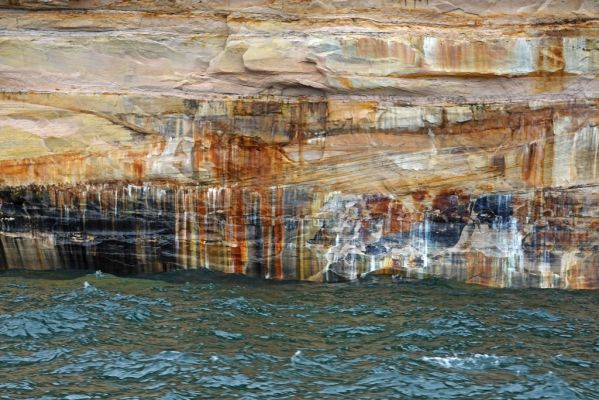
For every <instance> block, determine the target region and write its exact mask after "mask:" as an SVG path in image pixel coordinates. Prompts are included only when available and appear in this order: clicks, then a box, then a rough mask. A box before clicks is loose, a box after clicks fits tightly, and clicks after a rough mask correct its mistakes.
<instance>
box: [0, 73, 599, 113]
mask: <svg viewBox="0 0 599 400" xmlns="http://www.w3.org/2000/svg"><path fill="white" fill-rule="evenodd" d="M514 79H527V77H522V78H514ZM464 80H465V79H464ZM2 95H18V96H28V95H57V96H78V95H100V96H102V95H106V96H144V97H162V96H167V97H176V98H181V99H188V100H200V101H202V100H206V101H236V100H244V101H252V100H254V101H267V102H268V101H272V102H278V101H280V102H286V101H291V102H298V103H300V102H326V101H328V100H342V101H344V102H348V103H349V102H367V101H390V102H403V104H393V105H394V106H408V107H409V106H431V107H433V106H443V105H447V104H460V105H470V104H472V105H474V104H476V105H482V106H484V105H487V104H488V105H492V104H513V103H515V102H518V103H523V104H525V103H527V102H530V101H543V102H547V103H565V104H577V103H579V102H581V101H582V102H584V103H590V104H592V103H594V102H595V101H597V100H599V93H597V94H595V95H594V96H587V95H585V94H582V93H579V92H576V93H560V94H539V95H534V96H514V97H505V98H489V97H488V96H486V97H474V96H473V97H468V98H466V97H461V96H456V97H448V96H445V97H426V96H414V97H408V96H397V95H376V94H355V93H347V94H344V93H338V94H323V95H318V96H315V95H296V96H283V95H269V94H258V95H235V94H220V93H209V92H191V91H183V90H172V91H164V90H152V89H151V88H144V89H128V90H121V91H118V90H109V89H106V90H89V89H86V88H73V89H69V90H68V91H66V90H64V91H63V90H54V91H50V90H39V89H34V88H31V89H28V88H10V87H3V88H1V89H0V96H2ZM7 100H12V99H10V98H9V99H7ZM14 100H17V101H23V100H19V99H14Z"/></svg>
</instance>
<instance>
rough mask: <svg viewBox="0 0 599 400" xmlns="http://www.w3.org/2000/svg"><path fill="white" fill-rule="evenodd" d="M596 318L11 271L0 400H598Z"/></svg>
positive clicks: (472, 295)
mask: <svg viewBox="0 0 599 400" xmlns="http://www.w3.org/2000/svg"><path fill="white" fill-rule="evenodd" d="M84 281H88V282H89V283H90V284H91V285H92V286H90V287H88V288H85V289H84V287H83V282H84ZM598 316H599V292H597V291H577V292H572V291H556V290H520V291H516V290H496V289H484V288H479V287H469V286H462V285H458V284H453V283H449V282H445V281H426V282H421V283H410V284H397V283H392V282H388V281H378V282H362V283H354V284H331V285H313V284H297V283H292V284H290V283H286V284H276V283H265V282H259V281H255V280H251V279H239V278H230V277H220V276H216V275H211V274H205V273H192V272H178V273H171V274H163V275H159V276H153V277H149V278H144V279H131V278H116V277H113V276H110V275H106V276H104V277H103V278H101V279H97V278H96V277H95V276H92V275H87V276H86V275H81V274H75V273H32V272H28V273H24V272H18V273H14V272H10V273H3V274H0V398H2V399H20V398H27V399H30V398H34V399H108V398H110V399H113V398H117V399H149V398H156V399H192V398H243V399H284V398H306V399H310V398H311V399H326V398H340V397H343V396H346V397H348V398H379V399H380V398H406V399H408V398H409V399H414V398H423V399H424V398H465V397H471V398H493V399H536V398H538V399H541V398H543V399H599V372H598V371H599V321H598V318H597V317H598Z"/></svg>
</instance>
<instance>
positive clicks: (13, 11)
mask: <svg viewBox="0 0 599 400" xmlns="http://www.w3.org/2000/svg"><path fill="white" fill-rule="evenodd" d="M1 8H2V9H3V10H4V12H5V13H6V14H7V15H18V14H32V13H33V15H36V14H73V15H82V16H86V15H89V16H96V15H110V16H115V15H140V14H141V15H147V16H153V17H164V18H169V17H173V16H178V17H187V18H190V19H191V18H200V17H201V18H215V19H217V18H218V19H226V18H233V19H235V18H237V19H241V18H248V19H255V20H258V21H259V20H265V19H268V20H269V21H276V22H287V21H291V22H295V21H298V20H299V19H301V20H302V21H316V22H320V21H331V20H349V21H365V22H374V23H381V24H395V23H405V22H408V21H409V22H410V23H413V24H414V25H422V26H451V27H460V28H461V27H472V28H486V27H489V26H519V25H527V26H531V25H552V24H577V23H585V22H591V21H596V20H598V19H599V18H598V17H597V16H596V15H593V14H592V10H589V12H588V14H586V15H585V14H582V13H580V12H579V11H578V10H573V11H571V12H564V13H562V14H561V15H560V14H555V13H554V14H553V15H549V16H548V15H547V14H545V15H543V14H539V13H534V12H533V13H516V14H509V13H503V14H500V13H496V14H487V15H485V14H482V15H478V14H472V13H464V12H459V11H460V10H459V9H456V10H453V11H455V12H453V11H452V12H446V11H437V10H435V9H406V8H395V9H386V12H385V11H383V10H381V9H377V8H370V9H363V10H359V15H356V14H348V13H327V14H323V15H318V14H316V13H313V14H306V13H296V12H290V11H287V10H284V9H281V8H265V9H264V12H258V11H248V10H244V9H211V10H207V9H193V8H187V9H186V8H180V9H175V10H172V11H165V10H163V9H160V8H158V9H150V8H148V9H138V10H126V9H122V10H119V9H108V8H106V9H102V8H95V9H91V8H75V7H63V8H58V7H56V8H30V7H18V6H2V7H1ZM365 14H366V15H369V16H364V15H365ZM389 14H392V15H389ZM393 14H396V15H393ZM400 14H401V16H400ZM383 15H384V16H385V17H383ZM440 16H441V17H442V18H444V19H445V21H444V20H440V21H436V22H429V21H427V19H430V18H431V17H433V18H435V17H437V18H438V17H440ZM381 17H383V18H381ZM464 21H466V22H464Z"/></svg>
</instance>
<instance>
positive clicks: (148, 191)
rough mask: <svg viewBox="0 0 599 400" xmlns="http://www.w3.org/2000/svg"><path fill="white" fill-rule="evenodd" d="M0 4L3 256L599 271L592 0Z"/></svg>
mask: <svg viewBox="0 0 599 400" xmlns="http://www.w3.org/2000/svg"><path fill="white" fill-rule="evenodd" d="M0 7H2V8H3V9H2V10H0V26H1V29H2V36H0V88H1V89H2V92H1V93H0V268H30V269H53V268H65V267H66V268H94V269H102V270H104V271H110V272H116V273H121V274H123V273H137V272H157V271H165V270H170V269H175V268H200V267H207V268H210V269H214V270H218V271H224V272H235V273H244V274H248V275H253V276H259V277H265V278H271V279H302V280H316V281H323V280H326V281H339V280H347V279H356V278H358V277H360V276H363V275H365V274H379V273H381V274H382V273H384V274H393V275H397V276H399V277H405V278H422V277H426V276H440V277H445V278H450V279H457V280H460V281H466V282H470V283H476V284H482V285H488V286H498V287H562V288H598V287H599V248H598V246H599V189H598V188H597V185H598V184H599V176H598V175H599V165H598V164H597V154H598V150H599V127H598V123H599V80H598V79H597V74H598V73H599V24H598V23H597V18H598V16H599V4H598V3H597V2H595V1H591V0H588V1H585V0H571V1H570V0H559V1H558V0H554V1H551V0H547V1H527V2H523V1H516V0H513V1H504V2H496V1H477V2H472V1H465V0H464V1H461V0H451V1H450V0H446V1H442V0H430V1H426V0H422V1H418V0H416V1H414V0H406V1H404V0H371V1H358V0H345V1H335V2H320V1H299V0H295V1H294V0H286V1H285V0H238V1H229V2H223V1H202V2H200V1H193V0H189V1H184V0H182V1H175V2H159V1H143V0H142V1H134V2H131V1H127V2H125V1H110V0H104V1H100V0H98V1H93V0H90V1H79V2H70V1H51V2H43V3H41V2H37V1H2V0H0Z"/></svg>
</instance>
